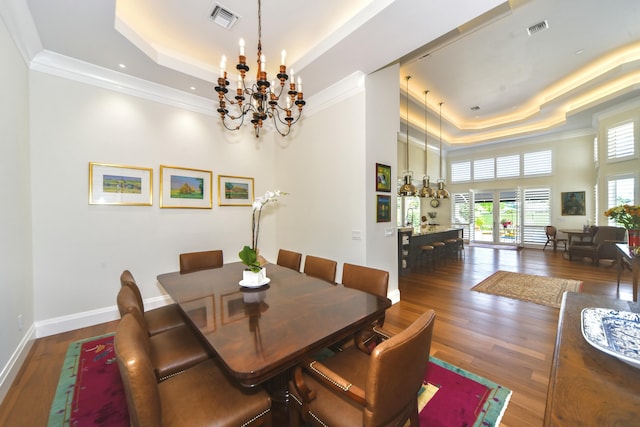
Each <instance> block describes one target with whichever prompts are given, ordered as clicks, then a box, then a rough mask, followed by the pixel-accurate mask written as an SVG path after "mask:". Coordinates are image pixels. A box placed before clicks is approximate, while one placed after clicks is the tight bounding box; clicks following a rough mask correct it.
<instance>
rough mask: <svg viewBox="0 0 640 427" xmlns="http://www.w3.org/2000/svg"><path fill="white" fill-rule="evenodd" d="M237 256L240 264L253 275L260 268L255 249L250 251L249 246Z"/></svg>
mask: <svg viewBox="0 0 640 427" xmlns="http://www.w3.org/2000/svg"><path fill="white" fill-rule="evenodd" d="M238 256H239V257H240V260H241V261H242V263H243V264H244V265H246V266H247V268H249V270H251V271H253V272H254V273H257V272H258V271H260V269H261V268H262V267H260V263H259V262H258V254H257V253H256V251H255V249H251V248H250V247H249V246H245V247H244V248H242V250H241V251H240V252H239V253H238Z"/></svg>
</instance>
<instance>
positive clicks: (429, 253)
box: [420, 245, 436, 271]
mask: <svg viewBox="0 0 640 427" xmlns="http://www.w3.org/2000/svg"><path fill="white" fill-rule="evenodd" d="M425 258H426V260H425ZM425 262H426V263H429V262H430V263H431V269H432V270H433V271H435V269H436V260H435V248H434V247H433V246H431V245H422V246H420V264H422V265H425Z"/></svg>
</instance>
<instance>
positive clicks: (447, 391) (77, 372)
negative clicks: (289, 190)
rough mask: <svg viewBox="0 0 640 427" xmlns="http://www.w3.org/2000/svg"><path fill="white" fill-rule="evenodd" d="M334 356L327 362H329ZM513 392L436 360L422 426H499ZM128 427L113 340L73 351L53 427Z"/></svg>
mask: <svg viewBox="0 0 640 427" xmlns="http://www.w3.org/2000/svg"><path fill="white" fill-rule="evenodd" d="M331 353H332V352H330V351H329V350H327V354H323V355H322V356H323V357H330V356H331ZM510 396H511V390H509V389H507V388H505V387H502V386H500V385H498V384H496V383H494V382H492V381H489V380H488V379H486V378H482V377H480V376H478V375H475V374H473V373H471V372H468V371H465V370H464V369H461V368H458V367H456V366H454V365H451V364H449V363H447V362H443V361H441V360H439V359H437V358H435V357H431V358H430V359H429V369H428V370H427V375H426V377H425V379H424V385H423V386H422V388H421V389H420V392H419V394H418V409H419V410H420V425H425V426H430V427H459V426H468V427H483V426H484V427H490V426H496V425H499V424H500V419H501V418H502V415H503V414H504V411H505V409H506V407H507V404H508V402H509V398H510ZM61 426H64V427H67V426H70V427H73V426H82V427H85V426H92V427H93V426H102V427H107V426H108V427H127V426H129V414H128V412H127V401H126V398H125V394H124V387H123V385H122V381H121V379H120V373H119V371H118V364H117V363H116V360H115V353H114V349H113V334H109V335H103V336H99V337H94V338H89V339H86V340H82V341H76V342H73V343H71V344H70V345H69V349H68V351H67V355H66V357H65V360H64V364H63V367H62V372H61V374H60V380H59V382H58V387H57V389H56V395H55V397H54V400H53V404H52V405H51V412H50V414H49V423H48V427H61Z"/></svg>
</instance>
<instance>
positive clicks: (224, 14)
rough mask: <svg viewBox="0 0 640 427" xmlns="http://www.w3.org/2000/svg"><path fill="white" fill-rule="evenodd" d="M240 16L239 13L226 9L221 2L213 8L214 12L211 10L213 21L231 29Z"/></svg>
mask: <svg viewBox="0 0 640 427" xmlns="http://www.w3.org/2000/svg"><path fill="white" fill-rule="evenodd" d="M238 18H239V17H238V15H236V14H235V13H233V12H231V11H230V10H228V9H225V8H224V7H222V6H220V5H219V4H217V5H216V7H215V8H214V9H213V12H211V19H213V22H215V23H216V24H218V25H220V26H221V27H222V28H225V29H227V30H230V29H231V27H233V24H235V23H236V21H237V20H238Z"/></svg>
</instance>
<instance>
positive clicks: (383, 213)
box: [376, 194, 391, 222]
mask: <svg viewBox="0 0 640 427" xmlns="http://www.w3.org/2000/svg"><path fill="white" fill-rule="evenodd" d="M376 197H377V200H376V222H390V221H391V196H383V195H380V194H378V195H377V196H376Z"/></svg>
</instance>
